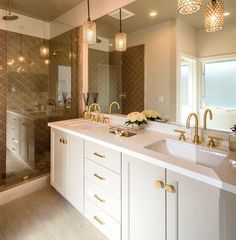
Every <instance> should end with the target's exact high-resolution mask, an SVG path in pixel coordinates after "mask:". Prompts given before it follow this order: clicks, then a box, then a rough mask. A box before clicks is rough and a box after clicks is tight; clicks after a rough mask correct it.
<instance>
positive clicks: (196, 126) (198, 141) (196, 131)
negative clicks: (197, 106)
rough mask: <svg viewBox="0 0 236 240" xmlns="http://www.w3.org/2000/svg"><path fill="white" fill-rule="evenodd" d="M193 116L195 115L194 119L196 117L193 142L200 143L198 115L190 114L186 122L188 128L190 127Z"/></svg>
mask: <svg viewBox="0 0 236 240" xmlns="http://www.w3.org/2000/svg"><path fill="white" fill-rule="evenodd" d="M192 117H194V119H195V134H194V139H193V143H194V144H199V143H200V140H199V135H198V116H197V114H196V113H190V114H189V115H188V118H187V122H186V128H188V129H190V122H191V118H192Z"/></svg>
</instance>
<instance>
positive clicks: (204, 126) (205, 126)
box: [203, 109, 213, 130]
mask: <svg viewBox="0 0 236 240" xmlns="http://www.w3.org/2000/svg"><path fill="white" fill-rule="evenodd" d="M208 113H209V115H210V120H212V119H213V117H212V111H211V110H210V109H206V110H205V112H204V117H203V129H205V130H206V129H207V114H208Z"/></svg>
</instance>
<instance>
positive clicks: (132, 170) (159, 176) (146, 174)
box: [122, 155, 165, 240]
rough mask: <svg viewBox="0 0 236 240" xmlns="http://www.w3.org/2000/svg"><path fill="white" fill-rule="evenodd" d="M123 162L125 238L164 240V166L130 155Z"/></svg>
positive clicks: (123, 233)
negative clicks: (158, 183)
mask: <svg viewBox="0 0 236 240" xmlns="http://www.w3.org/2000/svg"><path fill="white" fill-rule="evenodd" d="M122 165H123V166H122V178H123V181H122V191H123V192H122V221H123V222H122V225H123V232H122V239H123V240H146V239H148V240H157V239H158V240H164V239H165V190H164V188H158V187H157V185H156V181H162V182H163V184H164V182H165V169H163V168H160V167H156V166H154V165H152V164H148V163H145V162H143V161H141V160H138V159H135V158H133V157H130V156H127V155H123V164H122ZM163 187H164V185H163Z"/></svg>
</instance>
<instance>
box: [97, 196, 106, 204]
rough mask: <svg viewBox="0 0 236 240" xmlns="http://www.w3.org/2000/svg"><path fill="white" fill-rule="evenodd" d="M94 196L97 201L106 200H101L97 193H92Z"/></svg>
mask: <svg viewBox="0 0 236 240" xmlns="http://www.w3.org/2000/svg"><path fill="white" fill-rule="evenodd" d="M94 197H95V198H96V199H97V200H98V201H99V202H102V203H104V202H106V201H105V200H103V199H102V198H100V197H99V196H98V195H97V194H94Z"/></svg>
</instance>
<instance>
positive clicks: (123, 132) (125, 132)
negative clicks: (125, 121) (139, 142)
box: [109, 126, 137, 137]
mask: <svg viewBox="0 0 236 240" xmlns="http://www.w3.org/2000/svg"><path fill="white" fill-rule="evenodd" d="M109 132H110V133H114V134H116V136H119V137H121V136H124V137H131V136H134V135H136V134H137V132H136V131H135V130H133V129H130V128H127V127H126V128H125V127H116V126H110V127H109Z"/></svg>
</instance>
